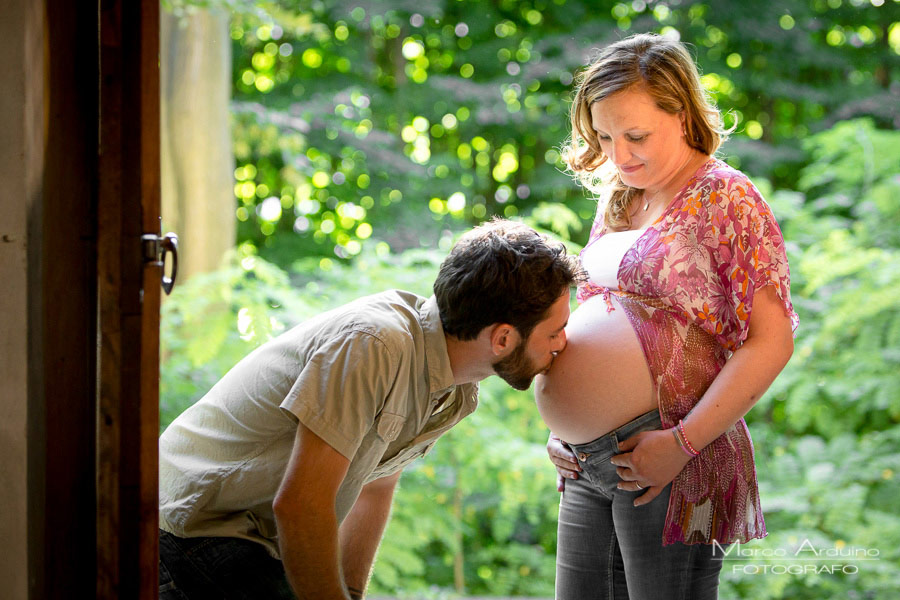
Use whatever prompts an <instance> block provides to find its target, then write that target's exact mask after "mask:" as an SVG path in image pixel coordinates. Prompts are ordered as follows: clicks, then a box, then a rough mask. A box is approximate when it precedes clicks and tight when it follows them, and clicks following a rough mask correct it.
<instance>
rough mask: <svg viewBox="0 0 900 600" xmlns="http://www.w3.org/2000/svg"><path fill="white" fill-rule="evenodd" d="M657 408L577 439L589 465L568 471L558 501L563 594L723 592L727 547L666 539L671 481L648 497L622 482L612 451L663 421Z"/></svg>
mask: <svg viewBox="0 0 900 600" xmlns="http://www.w3.org/2000/svg"><path fill="white" fill-rule="evenodd" d="M661 427H662V424H661V423H660V420H659V412H658V411H655V410H654V411H652V412H649V413H646V414H644V415H641V416H640V417H638V418H636V419H634V420H633V421H631V422H629V423H626V424H625V425H623V426H622V427H619V428H618V429H616V430H615V431H613V432H611V433H608V434H606V435H605V436H602V437H600V438H597V439H596V440H594V441H593V442H588V443H586V444H580V445H575V444H570V446H571V448H572V450H573V451H574V452H575V455H576V457H578V462H579V464H580V465H581V468H582V472H581V473H579V477H578V479H567V480H566V489H565V491H564V492H563V495H562V500H561V501H560V505H559V532H558V538H557V539H558V541H557V556H556V598H557V600H594V599H596V600H600V599H604V600H606V599H615V600H645V599H646V600H651V599H652V600H670V599H671V600H706V599H710V598H716V597H717V595H718V587H719V572H720V571H721V569H722V556H721V552H719V553H718V555H714V553H713V548H714V546H711V545H706V544H694V545H685V544H680V543H676V544H671V545H668V546H663V545H662V531H663V525H664V522H665V518H666V510H667V509H668V504H669V492H670V489H671V484H670V485H669V486H667V487H666V488H665V489H664V490H663V492H662V493H661V494H660V495H659V496H657V497H656V498H655V499H654V500H653V501H652V502H650V503H649V504H645V505H644V506H640V507H635V506H634V505H633V504H632V503H633V502H634V499H635V498H637V497H638V496H639V495H640V494H643V493H644V492H641V491H638V492H626V491H623V490H619V489H617V488H616V484H617V483H619V476H618V475H617V474H616V467H615V465H613V464H612V463H610V462H609V459H610V458H611V457H612V456H614V455H615V454H618V450H617V444H618V442H620V441H623V440H625V439H626V438H628V437H630V436H632V435H634V434H635V433H638V432H641V431H647V430H652V429H660V428H661Z"/></svg>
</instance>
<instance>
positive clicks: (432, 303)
mask: <svg viewBox="0 0 900 600" xmlns="http://www.w3.org/2000/svg"><path fill="white" fill-rule="evenodd" d="M419 318H420V320H421V323H422V331H423V332H424V333H425V364H426V368H427V371H428V393H429V394H431V395H432V396H435V395H437V394H441V395H443V394H445V393H447V392H448V391H450V390H451V389H452V388H453V370H452V369H451V368H450V355H449V354H447V338H445V337H444V326H443V325H442V324H441V314H440V311H438V306H437V300H436V299H435V297H434V296H432V297H430V298H428V300H426V301H425V302H424V303H423V304H422V306H421V307H420V308H419Z"/></svg>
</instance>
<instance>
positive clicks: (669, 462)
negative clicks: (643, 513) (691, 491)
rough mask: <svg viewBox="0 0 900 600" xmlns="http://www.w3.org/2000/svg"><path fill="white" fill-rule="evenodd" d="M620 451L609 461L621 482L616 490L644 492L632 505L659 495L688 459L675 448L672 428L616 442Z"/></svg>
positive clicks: (679, 449)
mask: <svg viewBox="0 0 900 600" xmlns="http://www.w3.org/2000/svg"><path fill="white" fill-rule="evenodd" d="M548 447H549V444H548ZM619 450H620V451H621V452H622V453H621V454H617V455H616V456H613V457H612V458H611V459H610V461H609V462H611V463H612V464H614V465H616V467H617V468H616V473H618V474H619V478H620V479H621V480H622V481H621V482H619V485H618V488H619V489H620V490H627V491H630V492H636V491H638V490H642V489H646V490H647V491H646V492H644V493H643V494H641V495H640V496H638V497H637V498H635V500H634V505H635V506H641V505H643V504H647V503H648V502H650V501H651V500H653V499H654V498H656V497H657V496H659V494H660V492H662V491H663V488H665V487H666V486H667V485H668V484H669V482H671V481H672V480H673V479H675V477H676V476H677V475H678V474H679V473H681V470H682V469H683V468H684V466H685V465H686V464H688V462H689V461H690V459H691V457H690V456H688V455H687V454H685V453H684V451H683V450H682V449H681V448H680V447H679V446H678V441H677V440H676V439H675V436H674V435H672V430H671V429H662V430H660V429H657V430H655V431H642V432H640V433H637V434H635V435H633V436H631V437H630V438H628V439H627V440H624V441H622V442H619Z"/></svg>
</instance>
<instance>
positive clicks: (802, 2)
mask: <svg viewBox="0 0 900 600" xmlns="http://www.w3.org/2000/svg"><path fill="white" fill-rule="evenodd" d="M163 6H164V9H165V10H164V15H163V17H164V18H163V23H162V32H161V35H162V42H163V43H162V59H161V69H162V75H163V80H162V126H163V129H162V141H163V156H162V159H163V213H164V214H163V220H164V227H166V228H167V229H174V230H175V231H177V232H178V233H179V234H180V237H181V243H182V247H183V250H184V260H183V269H184V272H185V273H186V274H187V276H188V279H187V281H186V283H184V284H180V285H179V286H177V287H176V288H175V291H174V293H173V294H172V296H171V298H169V299H168V300H167V301H166V303H165V305H164V308H163V321H162V334H161V335H162V343H163V358H162V382H161V407H160V409H161V415H162V423H163V427H165V426H166V425H167V424H168V423H169V422H171V420H172V419H173V418H174V417H175V416H177V415H178V414H179V413H180V412H181V411H182V410H184V408H185V407H187V406H189V405H190V404H191V403H193V402H195V401H196V400H197V399H198V398H200V397H201V396H202V395H203V393H205V391H206V390H207V389H209V387H211V385H212V384H213V383H214V382H215V381H216V380H217V379H218V378H219V377H220V376H221V375H222V374H223V373H224V372H225V371H227V370H228V369H229V368H230V367H231V366H232V365H233V364H234V363H235V362H237V361H238V360H239V359H240V358H241V357H242V356H243V355H245V354H246V353H248V352H249V351H250V350H251V349H252V348H254V347H256V346H257V345H259V344H261V343H263V342H265V341H266V340H267V339H270V338H271V337H273V336H275V335H278V333H280V332H281V331H284V330H285V329H286V328H288V327H290V326H292V325H293V324H296V323H298V322H300V321H301V320H303V319H304V318H307V317H309V316H310V315H313V314H316V313H318V312H320V311H323V310H327V309H328V308H331V307H333V306H336V305H338V304H340V303H343V302H346V301H349V300H351V299H353V298H356V297H359V296H362V295H365V294H368V293H373V292H376V291H380V290H382V289H386V288H390V287H400V288H404V289H408V290H412V291H415V292H418V293H420V294H424V295H428V294H430V286H431V282H432V279H433V277H434V274H435V273H436V270H437V266H438V265H439V263H440V261H441V259H442V258H443V256H444V255H445V253H446V251H447V250H448V249H449V248H450V245H451V244H452V241H453V240H454V238H455V236H457V235H458V234H459V233H460V232H461V231H463V230H465V229H466V228H468V227H470V226H471V225H473V224H476V223H478V222H480V221H482V220H484V219H486V218H489V217H490V216H492V215H503V216H506V217H509V218H516V219H521V220H523V221H525V222H526V223H528V224H530V225H532V226H534V227H537V228H540V229H542V230H544V231H546V232H548V233H551V234H552V235H554V236H555V237H557V238H559V239H561V240H564V241H566V242H567V243H568V244H569V245H570V246H571V248H572V249H573V250H576V251H577V250H578V249H579V248H580V246H581V244H583V243H584V242H585V241H586V238H587V234H588V229H589V225H590V221H591V219H592V217H593V213H594V211H595V207H596V202H595V201H594V200H593V199H592V198H591V196H590V195H589V194H587V193H586V192H585V191H584V190H583V189H581V188H580V187H579V186H578V185H577V184H576V183H575V182H574V181H573V180H572V178H571V177H570V176H569V175H568V174H567V173H566V172H565V169H564V165H563V163H562V162H561V160H560V148H561V147H562V145H563V143H564V142H565V140H566V137H567V135H568V108H569V103H570V100H571V96H572V81H573V78H574V77H575V75H576V74H577V72H578V69H579V68H580V67H581V66H582V65H584V64H585V63H586V62H587V61H588V60H589V58H590V57H591V56H592V54H594V53H595V52H596V50H597V49H598V48H600V47H602V46H603V45H604V44H607V43H610V42H613V41H615V40H618V39H621V38H623V37H625V36H627V35H629V34H631V33H635V32H645V31H654V32H658V33H661V34H663V35H667V36H672V37H675V38H677V39H681V40H682V41H683V42H685V43H687V44H688V47H689V49H690V51H691V53H692V54H693V55H694V57H695V58H696V60H697V63H698V64H699V65H700V68H701V70H702V73H703V85H704V86H705V87H706V89H707V90H708V91H709V93H710V94H711V95H712V96H713V98H714V99H715V100H716V102H717V103H718V106H719V107H720V109H721V110H722V111H723V113H724V114H725V120H726V123H727V124H728V125H734V126H735V131H734V133H733V134H732V136H731V138H730V140H729V141H728V142H727V143H726V144H725V145H724V147H723V148H722V150H721V152H720V157H721V158H723V159H724V160H726V161H727V162H729V163H730V164H732V165H734V166H736V167H738V168H740V169H742V170H743V171H744V172H746V173H747V174H748V175H749V176H750V177H751V178H752V180H753V181H754V183H755V184H756V185H757V186H758V187H759V188H760V190H761V191H762V193H763V195H764V196H765V197H766V198H767V200H768V201H769V203H770V204H771V206H772V208H773V211H774V213H775V215H776V217H777V219H778V220H779V223H780V224H781V226H782V229H783V231H784V234H785V238H786V240H787V243H788V256H789V260H790V266H791V274H792V292H793V299H794V304H795V307H796V308H797V310H798V312H799V313H800V317H801V324H800V329H799V331H798V334H797V339H796V349H795V352H794V356H793V358H792V359H791V361H790V363H789V364H788V366H787V368H786V369H785V371H784V372H783V373H782V374H781V375H780V377H779V378H778V379H777V381H776V382H775V383H774V384H773V386H772V387H771V389H770V390H769V392H768V393H767V394H766V395H765V396H764V397H763V398H762V399H761V400H760V401H759V403H758V404H757V406H756V407H755V408H754V409H753V410H752V411H751V412H750V414H749V415H748V417H747V420H748V422H749V423H750V428H751V432H752V434H753V437H754V441H755V444H756V452H757V466H758V472H759V479H760V487H761V491H762V499H763V508H764V510H765V513H766V522H767V525H768V529H769V532H770V533H769V536H768V537H767V538H765V539H764V540H757V541H755V542H753V543H751V544H747V545H745V546H744V547H743V548H742V549H741V550H743V551H744V552H749V553H751V554H753V556H752V558H744V559H741V560H735V561H734V562H733V563H726V567H725V569H724V570H723V573H722V578H721V580H722V589H721V597H723V598H754V599H756V598H790V599H819V598H839V597H840V598H895V597H898V593H900V549H898V548H900V515H898V510H897V509H898V507H900V500H898V498H900V478H898V472H900V133H898V132H897V128H898V125H900V2H898V0H776V1H770V2H742V1H736V0H732V1H726V0H707V1H704V2H696V1H691V0H680V1H679V0H667V1H653V0H634V1H633V2H630V3H615V2H604V1H587V0H522V1H517V0H399V1H392V2H377V1H368V2H367V1H361V0H353V1H344V0H330V1H324V0H322V1H320V0H315V1H303V0H296V1H287V0H281V1H277V2H248V1H246V0H208V1H206V2H200V1H198V2H185V1H176V0H169V1H168V2H163ZM481 398H482V399H481V405H480V407H479V409H478V411H476V413H475V414H474V415H473V416H472V417H470V418H468V419H467V420H465V421H464V422H463V423H462V424H460V425H459V426H458V427H457V428H456V429H454V430H453V431H452V432H451V433H450V434H448V435H447V436H446V437H445V438H444V439H443V440H442V441H441V443H439V444H438V445H437V447H436V448H435V450H434V451H433V452H432V453H431V454H430V455H429V456H427V457H426V458H425V459H424V460H422V461H420V462H418V463H417V464H415V465H414V466H413V467H412V468H410V469H408V470H407V472H406V473H405V474H404V476H403V478H402V480H401V485H400V488H399V491H398V494H397V497H396V499H395V506H394V513H393V520H392V521H391V524H390V526H389V528H388V532H387V535H386V538H385V540H384V543H383V544H382V547H381V551H380V554H379V557H378V562H377V565H376V568H375V573H374V578H373V583H372V593H373V594H375V595H381V596H386V597H396V598H457V597H465V596H466V595H470V596H535V597H552V595H553V579H554V553H555V545H556V511H557V502H558V494H557V492H556V490H555V475H554V471H553V468H552V466H551V464H550V463H549V461H548V460H547V459H546V452H545V450H544V444H545V442H546V438H547V429H546V427H545V426H544V424H543V423H542V422H541V420H540V418H539V416H538V415H537V412H536V409H535V407H534V402H533V397H532V395H531V394H530V393H529V392H516V391H514V390H512V389H509V388H508V387H506V386H504V385H503V384H502V383H501V382H499V381H497V380H495V379H494V378H492V379H489V380H487V381H486V382H485V383H484V384H483V385H482V397H481ZM810 548H814V549H815V550H816V551H817V552H818V554H817V553H816V552H812V553H811V552H810V551H809V549H810ZM804 549H805V550H804ZM797 550H801V554H799V556H800V557H804V558H807V559H813V558H815V559H816V560H805V561H787V560H785V557H784V556H781V557H779V556H777V554H779V553H785V554H787V556H788V557H794V556H797V555H796V554H795V552H796V551H797ZM767 554H768V555H772V556H764V555H767ZM863 559H865V560H863ZM790 565H800V566H803V569H802V572H799V573H798V572H796V571H797V568H796V567H794V568H793V569H788V566H790ZM809 565H813V566H814V568H813V569H810V568H809ZM823 565H843V567H842V568H839V569H837V570H834V569H826V570H823V569H822V566H823ZM847 565H850V568H848V567H847ZM854 568H855V572H854ZM792 571H793V572H792ZM832 571H833V572H832Z"/></svg>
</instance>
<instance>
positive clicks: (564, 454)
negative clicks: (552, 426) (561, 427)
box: [547, 431, 581, 492]
mask: <svg viewBox="0 0 900 600" xmlns="http://www.w3.org/2000/svg"><path fill="white" fill-rule="evenodd" d="M547 454H549V455H550V462H552V463H553V464H554V466H556V491H557V492H562V491H564V490H565V489H566V479H578V472H579V471H581V467H580V466H578V459H576V458H575V453H574V452H572V449H571V448H569V445H568V444H567V443H565V442H564V441H562V440H561V439H559V436H557V435H556V434H555V433H553V432H552V431H551V432H550V439H548V440H547Z"/></svg>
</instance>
